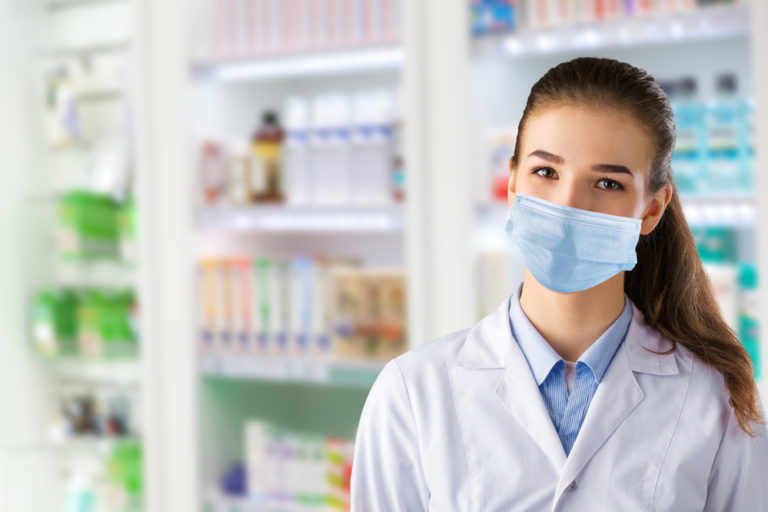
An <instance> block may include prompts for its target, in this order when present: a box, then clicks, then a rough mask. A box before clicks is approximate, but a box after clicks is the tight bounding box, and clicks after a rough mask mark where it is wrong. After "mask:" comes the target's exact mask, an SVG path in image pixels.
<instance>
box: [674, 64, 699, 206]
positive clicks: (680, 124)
mask: <svg viewBox="0 0 768 512" xmlns="http://www.w3.org/2000/svg"><path fill="white" fill-rule="evenodd" d="M697 88H698V87H697V82H696V80H695V79H694V78H692V77H684V78H682V79H680V80H679V81H678V82H677V83H676V84H675V86H674V89H673V94H672V96H671V99H672V100H673V102H672V108H673V110H674V115H675V122H676V128H677V141H676V144H675V150H674V153H673V155H672V172H673V173H674V177H675V183H676V184H677V189H678V191H679V193H680V195H697V194H700V193H702V192H703V191H704V190H705V188H706V187H705V184H706V181H707V177H706V152H705V151H704V147H705V141H706V131H705V125H704V108H703V105H702V104H701V103H700V102H699V101H697V98H696V92H697Z"/></svg>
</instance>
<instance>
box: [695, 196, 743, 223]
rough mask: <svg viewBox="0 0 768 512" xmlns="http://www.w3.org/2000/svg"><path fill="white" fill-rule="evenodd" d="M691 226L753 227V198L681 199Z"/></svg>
mask: <svg viewBox="0 0 768 512" xmlns="http://www.w3.org/2000/svg"><path fill="white" fill-rule="evenodd" d="M681 202H682V204H683V212H684V213H685V218H686V220H688V224H690V225H691V226H702V227H706V226H728V227H754V226H755V223H756V220H757V206H756V204H755V198H754V197H753V196H723V197H681Z"/></svg>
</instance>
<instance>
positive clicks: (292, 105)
mask: <svg viewBox="0 0 768 512" xmlns="http://www.w3.org/2000/svg"><path fill="white" fill-rule="evenodd" d="M284 118H285V127H286V138H285V166H284V170H285V175H284V177H285V194H286V201H287V202H288V203H289V204H291V205H301V204H306V203H307V202H309V197H310V175H309V166H310V162H309V108H308V105H307V101H306V99H305V98H303V97H301V96H294V97H291V98H289V99H288V100H287V101H286V104H285V115H284Z"/></svg>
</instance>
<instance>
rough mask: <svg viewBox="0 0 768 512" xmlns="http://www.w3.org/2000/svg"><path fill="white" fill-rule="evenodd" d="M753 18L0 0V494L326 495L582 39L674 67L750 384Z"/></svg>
mask: <svg viewBox="0 0 768 512" xmlns="http://www.w3.org/2000/svg"><path fill="white" fill-rule="evenodd" d="M766 26H768V3H766V2H762V1H758V0H753V1H751V2H749V1H736V0H733V1H721V2H717V1H701V0H699V1H697V0H484V1H483V0H471V1H469V0H453V1H451V2H441V1H437V0H425V1H423V2H422V1H412V2H407V1H399V0H166V1H163V2H152V1H151V0H0V116H1V119H2V122H1V123H0V169H2V172H3V174H2V182H1V183H0V186H2V187H3V191H4V193H3V201H2V202H0V204H1V206H0V209H1V210H0V211H2V215H0V240H1V241H2V242H1V243H2V251H0V268H2V270H3V274H2V286H0V311H1V312H2V316H1V317H0V407H1V409H0V410H1V411H2V415H1V416H0V511H1V512H52V511H65V512H86V511H87V512H94V511H140V510H146V511H149V512H161V511H162V512H165V511H194V510H203V511H211V512H219V511H227V512H236V511H266V510H284V511H335V510H347V509H348V499H349V476H350V472H351V460H352V449H353V445H354V437H355V430H356V426H357V421H358V419H359V416H360V412H361V410H362V406H363V403H364V401H365V398H366V395H367V392H368V389H369V388H370V386H371V384H372V383H373V381H374V380H375V378H376V375H377V374H378V371H379V370H380V369H381V367H382V366H383V365H384V364H385V362H386V361H388V360H389V359H391V358H392V357H395V356H397V355H398V354H400V353H402V352H403V351H405V350H407V349H409V348H411V347H414V346H417V345H419V344H420V343H423V342H425V341H428V340H430V339H432V338H434V337H436V336H439V335H442V334H445V333H447V332H450V331H454V330H458V329H462V328H464V327H468V326H470V325H471V324H473V323H474V322H476V321H477V320H479V319H480V318H481V317H482V316H484V315H486V314H488V313H489V312H491V311H493V310H494V309H495V308H496V307H497V306H498V305H499V304H500V303H501V302H502V301H503V300H504V299H505V298H506V297H507V296H508V295H509V294H510V293H512V292H513V291H514V290H515V288H516V285H517V283H519V282H520V281H521V279H522V276H523V266H522V262H521V258H520V256H519V255H518V254H517V253H516V252H515V251H514V250H513V248H512V247H511V245H510V244H509V243H508V241H507V240H506V239H505V238H504V231H503V226H504V222H505V220H506V212H507V204H506V183H507V177H508V169H507V162H508V159H509V157H510V155H511V154H512V150H513V146H514V141H515V135H516V128H517V123H518V121H519V118H520V115H521V113H522V109H523V106H524V103H525V100H526V97H527V94H528V91H529V89H530V87H531V85H532V84H533V83H534V82H535V81H536V80H537V79H538V78H539V77H540V76H541V75H542V74H543V73H544V72H545V71H546V70H547V69H548V68H550V67H551V66H553V65H555V64H557V63H558V62H561V61H564V60H568V59H570V58H572V57H576V56H580V55H595V56H606V57H613V58H617V59H620V60H625V61H628V62H630V63H632V64H635V65H637V66H639V67H642V68H645V69H647V70H648V71H649V72H650V73H651V74H653V75H654V76H655V77H656V78H657V79H658V80H659V81H660V82H662V84H663V86H664V88H665V90H666V91H667V93H668V95H669V97H670V99H671V101H672V103H673V105H674V108H675V114H676V119H677V130H678V135H677V147H676V150H675V154H674V159H673V171H674V174H675V179H676V182H677V186H678V191H679V193H680V195H681V197H682V198H683V204H684V208H685V212H686V216H687V218H688V222H689V224H690V227H691V230H692V232H693V235H694V237H695V239H696V241H697V245H698V248H699V252H700V255H701V258H702V260H703V261H704V262H705V264H706V266H707V268H708V270H709V274H710V278H711V280H712V284H713V286H714V288H715V290H716V292H717V297H718V300H719V302H720V305H721V308H722V312H723V315H724V317H725V318H726V320H727V321H728V322H729V324H730V325H731V326H732V328H733V329H734V330H735V331H736V332H737V333H738V335H739V338H740V339H741V341H742V343H743V344H744V345H745V347H746V348H747V350H748V351H749V353H750V354H751V356H752V358H753V361H754V364H755V379H756V380H757V382H758V384H759V386H760V388H761V389H763V388H764V387H765V378H764V372H763V366H764V364H766V361H767V359H766V355H765V352H766V350H767V349H768V345H766V343H768V341H766V335H765V333H764V329H763V330H761V329H760V325H761V324H762V323H763V322H765V321H766V320H768V316H767V315H768V313H767V310H766V307H765V305H766V303H768V301H767V300H766V299H765V293H764V289H763V288H761V286H760V279H761V276H763V275H765V273H766V272H768V267H767V266H766V265H767V263H768V259H766V258H767V257H768V243H767V237H766V234H765V229H764V227H763V226H764V225H765V222H766V221H768V201H766V200H765V196H764V195H763V193H766V194H768V179H766V177H765V176H764V175H762V174H761V173H760V172H758V171H759V169H760V168H762V167H765V165H766V159H765V156H764V155H765V154H766V153H768V111H767V110H765V105H767V104H768V70H766V66H765V61H766V58H767V57H768V36H767V35H766V33H765V27H766ZM763 397H765V392H763Z"/></svg>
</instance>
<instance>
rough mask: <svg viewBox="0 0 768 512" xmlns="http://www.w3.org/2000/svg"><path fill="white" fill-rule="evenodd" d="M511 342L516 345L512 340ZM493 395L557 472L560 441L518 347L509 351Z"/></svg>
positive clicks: (560, 461) (560, 462)
mask: <svg viewBox="0 0 768 512" xmlns="http://www.w3.org/2000/svg"><path fill="white" fill-rule="evenodd" d="M512 343H514V344H515V347H517V342H516V341H512ZM496 396H497V397H498V398H499V400H500V401H501V403H502V404H503V405H504V407H505V408H506V409H507V410H508V411H509V412H510V413H511V414H512V416H513V417H514V418H515V420H517V421H518V422H519V423H520V424H521V425H523V427H524V428H525V430H526V431H527V432H528V434H529V435H530V436H531V437H532V438H533V440H534V441H536V444H538V445H539V448H541V450H542V451H543V452H544V453H545V454H546V456H547V458H548V459H549V461H550V462H551V463H552V465H553V466H554V467H555V468H556V470H557V472H558V473H559V472H560V470H561V469H562V467H563V464H564V463H565V457H566V455H565V450H564V449H563V443H562V441H560V437H559V436H558V435H557V430H555V425H554V424H553V423H552V418H550V416H549V411H547V406H546V405H545V403H544V399H543V398H542V396H541V392H540V391H539V388H538V386H537V385H536V381H535V380H534V377H533V374H532V373H531V370H530V367H529V366H528V361H527V360H526V359H525V356H524V355H523V353H522V351H521V350H520V349H519V347H518V348H517V350H513V351H512V353H511V354H510V360H509V365H508V366H507V370H506V372H504V378H503V379H502V380H501V382H499V385H498V386H497V388H496Z"/></svg>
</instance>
